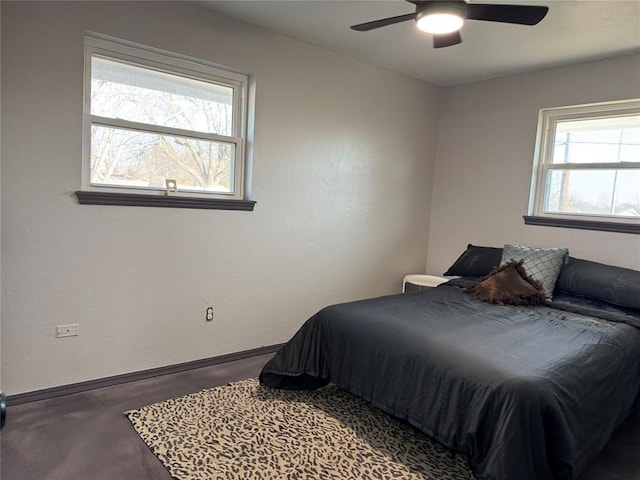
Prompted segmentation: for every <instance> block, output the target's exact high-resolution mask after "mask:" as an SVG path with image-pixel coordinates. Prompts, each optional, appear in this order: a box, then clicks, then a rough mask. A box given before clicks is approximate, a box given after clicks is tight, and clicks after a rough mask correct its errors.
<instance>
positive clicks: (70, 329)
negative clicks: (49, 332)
mask: <svg viewBox="0 0 640 480" xmlns="http://www.w3.org/2000/svg"><path fill="white" fill-rule="evenodd" d="M78 335H80V325H79V324H77V323H72V324H70V325H58V326H57V327H56V338H62V337H77V336H78Z"/></svg>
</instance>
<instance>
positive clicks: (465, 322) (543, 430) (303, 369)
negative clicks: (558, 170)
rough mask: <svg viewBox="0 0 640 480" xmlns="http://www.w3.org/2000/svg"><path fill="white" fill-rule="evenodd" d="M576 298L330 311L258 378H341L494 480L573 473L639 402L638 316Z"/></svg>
mask: <svg viewBox="0 0 640 480" xmlns="http://www.w3.org/2000/svg"><path fill="white" fill-rule="evenodd" d="M567 304H569V306H567ZM570 304H571V302H570V301H567V299H565V301H564V304H563V305H562V309H559V308H551V307H548V306H545V307H515V306H499V305H493V304H486V303H482V302H479V301H477V300H474V299H472V298H470V297H469V296H468V295H466V294H464V293H463V291H462V289H460V288H458V287H455V286H450V285H441V286H439V287H438V288H433V289H428V290H423V291H420V292H414V293H408V294H401V295H393V296H387V297H379V298H373V299H368V300H362V301H358V302H352V303H345V304H340V305H333V306H330V307H327V308H324V309H323V310H321V311H320V312H318V313H317V314H316V315H314V316H313V317H311V318H310V319H309V320H307V322H306V323H305V324H304V325H303V326H302V327H301V328H300V330H299V331H298V332H297V333H296V334H295V336H294V337H293V338H292V339H291V340H290V341H289V342H288V343H287V344H285V345H284V346H283V347H282V348H281V349H280V351H279V352H278V353H277V354H276V356H275V357H274V358H273V359H272V360H271V361H269V363H267V365H266V366H265V367H264V369H263V371H262V373H261V375H260V380H261V382H262V383H263V384H264V385H267V386H270V387H275V388H286V389H312V388H318V387H321V386H323V385H326V384H327V383H329V382H332V383H335V384H336V385H337V386H338V387H340V388H343V389H345V390H347V391H349V392H351V393H353V394H355V395H358V396H359V397H361V398H363V399H365V400H367V401H369V402H371V403H372V404H373V405H374V406H376V407H378V408H380V409H382V410H384V411H386V412H388V413H390V414H392V415H395V416H397V417H399V418H402V419H405V420H407V421H408V422H409V423H411V424H413V425H414V426H416V427H417V428H419V429H420V430H422V431H424V432H425V433H426V434H428V435H430V436H431V437H433V438H434V439H436V440H437V441H439V442H441V443H442V444H444V445H446V446H448V447H449V448H452V449H455V450H457V451H461V452H464V453H466V454H468V456H469V459H470V461H471V464H472V465H473V466H474V468H475V469H476V470H477V471H478V472H479V473H480V474H481V475H482V476H483V478H485V479H490V480H515V479H518V480H570V479H575V478H576V477H577V476H578V474H579V472H580V471H581V470H582V469H583V467H584V466H585V465H586V463H587V462H588V461H589V460H590V459H591V458H592V457H593V456H594V455H595V454H596V453H597V452H598V451H599V450H600V449H601V448H602V447H603V446H604V445H605V443H606V442H607V440H608V439H609V438H610V436H611V434H612V433H613V431H614V430H615V428H616V427H617V426H618V425H619V424H620V423H621V422H622V421H623V420H624V419H625V417H626V416H627V415H628V414H629V413H630V412H631V410H632V409H633V408H634V406H635V403H636V401H637V399H638V395H639V391H640V329H638V328H636V327H634V326H633V325H631V324H633V323H634V321H633V317H634V315H633V314H631V315H628V312H627V314H625V315H626V316H627V317H628V318H631V319H632V321H629V322H627V323H625V320H624V319H625V315H622V316H621V317H620V319H622V321H611V320H605V319H602V318H597V317H594V316H587V315H584V314H581V313H575V312H572V311H571V306H570ZM577 311H584V309H583V310H580V309H577ZM611 318H616V316H615V315H614V316H613V317H611ZM635 319H636V320H638V318H637V317H635Z"/></svg>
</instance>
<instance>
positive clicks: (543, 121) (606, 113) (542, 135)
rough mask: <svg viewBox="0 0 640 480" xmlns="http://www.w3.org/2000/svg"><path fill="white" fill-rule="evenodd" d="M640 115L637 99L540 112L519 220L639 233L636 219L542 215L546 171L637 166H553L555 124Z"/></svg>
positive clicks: (634, 164)
mask: <svg viewBox="0 0 640 480" xmlns="http://www.w3.org/2000/svg"><path fill="white" fill-rule="evenodd" d="M634 113H636V114H640V99H630V100H618V101H612V102H600V103H591V104H584V105H574V106H567V107H553V108H543V109H540V112H539V115H538V127H537V133H536V145H535V151H534V159H533V170H532V175H531V187H530V191H529V207H528V215H525V216H523V218H524V220H525V224H527V225H543V226H554V227H566V228H579V229H585V230H600V231H612V232H621V233H640V218H638V219H636V218H630V217H614V216H611V215H595V214H577V213H547V212H545V211H544V208H543V207H544V197H545V179H546V177H547V172H548V171H549V170H566V169H575V170H578V169H593V170H597V169H598V168H600V169H603V168H604V169H612V168H615V169H627V168H640V162H624V163H590V164H584V163H566V164H553V163H551V160H552V159H553V149H554V144H555V131H556V128H555V127H556V124H557V123H558V122H560V121H566V120H574V119H577V120H579V119H594V118H605V117H612V116H624V115H629V114H634Z"/></svg>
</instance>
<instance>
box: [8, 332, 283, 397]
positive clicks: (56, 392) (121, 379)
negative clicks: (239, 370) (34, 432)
mask: <svg viewBox="0 0 640 480" xmlns="http://www.w3.org/2000/svg"><path fill="white" fill-rule="evenodd" d="M282 345H283V344H277V345H267V346H265V347H259V348H254V349H251V350H245V351H243V352H235V353H228V354H226V355H220V356H217V357H209V358H203V359H201V360H193V361H191V362H184V363H177V364H175V365H167V366H166V367H158V368H151V369H149V370H140V371H138V372H131V373H124V374H122V375H114V376H112V377H105V378H97V379H95V380H88V381H86V382H79V383H72V384H70V385H61V386H59V387H52V388H45V389H42V390H34V391H33V392H26V393H18V394H16V395H9V396H8V397H7V405H8V406H9V407H11V406H12V405H19V404H21V403H28V402H37V401H38V400H46V399H49V398H54V397H61V396H63V395H70V394H72V393H78V392H84V391H86V390H93V389H94V388H102V387H110V386H112V385H119V384H121V383H127V382H135V381H136V380H144V379H145V378H152V377H159V376H160V375H168V374H171V373H178V372H184V371H187V370H193V369H195V368H202V367H210V366H212V365H219V364H221V363H227V362H233V361H234V360H242V359H245V358H250V357H255V356H258V355H264V354H267V353H275V352H277V351H278V350H279V349H280V347H282Z"/></svg>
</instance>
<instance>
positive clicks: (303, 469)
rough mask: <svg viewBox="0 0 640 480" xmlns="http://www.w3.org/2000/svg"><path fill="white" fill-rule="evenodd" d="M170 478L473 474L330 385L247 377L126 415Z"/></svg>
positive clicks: (433, 479)
mask: <svg viewBox="0 0 640 480" xmlns="http://www.w3.org/2000/svg"><path fill="white" fill-rule="evenodd" d="M127 415H128V417H129V420H130V421H131V423H132V425H133V426H134V428H135V429H136V431H137V432H138V433H139V434H140V436H141V437H142V439H143V440H144V441H145V442H146V443H147V445H149V447H150V448H151V450H152V451H153V452H154V453H155V454H156V456H157V457H158V458H159V459H160V461H161V462H162V463H163V464H164V465H165V466H166V467H167V469H168V470H169V472H170V473H171V475H172V476H173V477H174V478H176V479H177V480H210V479H216V478H223V479H225V480H270V479H275V478H283V479H289V478H291V479H297V478H300V479H303V478H304V479H327V480H330V479H339V478H348V479H350V480H368V479H374V478H384V479H387V478H389V479H392V478H394V479H402V480H474V478H475V476H474V475H473V474H472V473H471V470H470V469H469V467H468V464H467V460H466V457H464V456H463V455H456V454H454V453H453V452H451V451H449V450H447V449H445V448H443V447H441V446H439V445H438V444H437V443H436V442H434V441H432V440H430V439H429V438H428V437H427V436H426V435H424V434H422V433H420V432H418V431H417V430H416V429H414V428H412V427H411V426H409V425H406V424H404V423H402V422H400V421H398V420H396V419H395V418H393V417H391V416H389V415H386V414H384V413H382V412H381V411H379V410H376V409H374V408H372V407H370V406H369V405H368V404H366V403H365V402H364V401H362V400H360V399H358V398H356V397H354V396H352V395H350V394H348V393H346V392H344V391H341V390H338V389H337V388H336V387H335V386H332V385H330V386H328V387H326V388H323V389H320V390H317V391H314V392H306V391H298V392H291V391H282V390H273V389H269V388H265V387H263V386H261V385H259V384H258V381H257V380H256V379H249V380H244V381H241V382H236V383H232V384H231V385H228V386H223V387H216V388H212V389H207V390H203V391H200V392H197V393H194V394H191V395H185V396H183V397H180V398H175V399H171V400H167V401H164V402H160V403H156V404H153V405H149V406H146V407H143V408H141V409H138V410H133V411H130V412H127Z"/></svg>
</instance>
